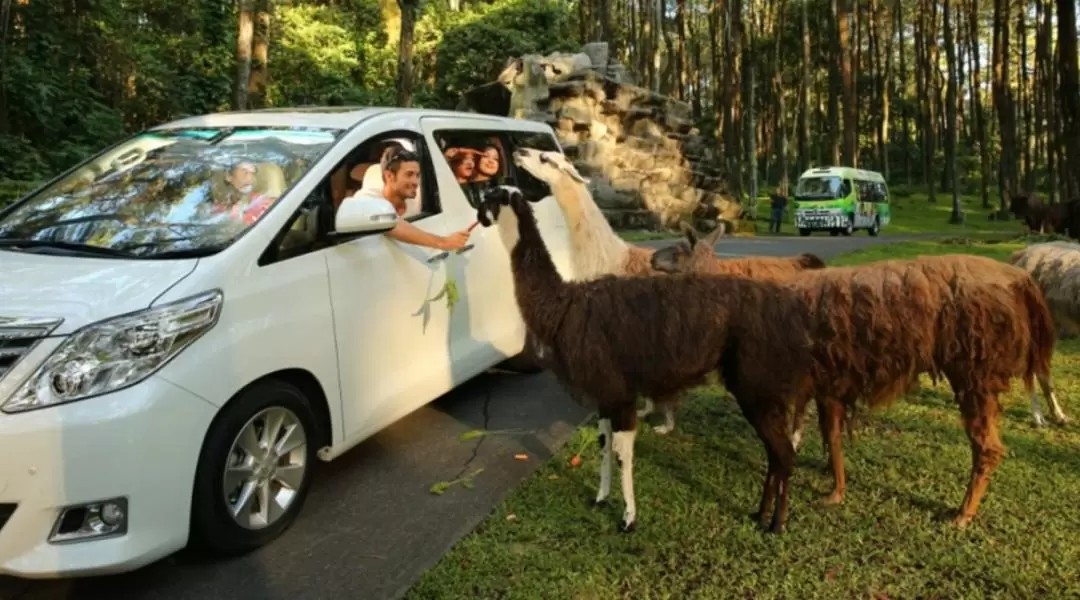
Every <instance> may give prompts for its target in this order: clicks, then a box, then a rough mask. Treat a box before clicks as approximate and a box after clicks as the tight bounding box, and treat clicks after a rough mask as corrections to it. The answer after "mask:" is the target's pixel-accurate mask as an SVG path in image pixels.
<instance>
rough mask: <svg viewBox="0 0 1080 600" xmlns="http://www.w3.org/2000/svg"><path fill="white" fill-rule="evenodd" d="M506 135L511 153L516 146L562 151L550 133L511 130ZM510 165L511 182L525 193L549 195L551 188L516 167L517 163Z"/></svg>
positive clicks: (546, 150) (543, 150)
mask: <svg viewBox="0 0 1080 600" xmlns="http://www.w3.org/2000/svg"><path fill="white" fill-rule="evenodd" d="M508 137H509V138H510V152H511V153H512V152H513V151H514V150H516V149H518V148H532V149H533V150H540V151H542V152H559V153H560V154H561V153H562V150H561V149H560V148H559V142H557V141H556V140H555V136H553V135H551V134H550V133H534V132H529V131H512V132H510V133H509V134H508ZM511 162H512V161H511ZM511 166H512V169H513V184H514V185H516V186H517V187H519V188H521V190H522V191H524V192H525V193H526V194H527V195H532V194H535V195H539V196H550V195H551V188H550V187H548V185H547V184H546V183H544V182H543V181H540V180H539V179H537V178H535V177H533V176H532V175H531V174H530V173H529V172H528V171H526V170H525V169H520V168H518V167H517V165H511Z"/></svg>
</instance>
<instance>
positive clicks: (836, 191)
mask: <svg viewBox="0 0 1080 600" xmlns="http://www.w3.org/2000/svg"><path fill="white" fill-rule="evenodd" d="M846 183H847V182H845V181H844V180H842V179H840V178H839V177H836V176H831V177H803V178H802V179H800V180H799V184H798V185H797V186H796V187H795V199H796V200H835V199H837V198H844V197H846V196H847V195H848V194H849V193H850V192H851V190H850V189H849V187H850V186H848V185H846Z"/></svg>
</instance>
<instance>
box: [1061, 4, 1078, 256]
mask: <svg viewBox="0 0 1080 600" xmlns="http://www.w3.org/2000/svg"><path fill="white" fill-rule="evenodd" d="M1057 13H1058V15H1057V16H1058V77H1059V78H1060V80H1061V87H1060V88H1059V89H1060V91H1059V96H1058V97H1059V98H1060V105H1061V110H1060V112H1059V114H1060V115H1061V121H1060V123H1061V139H1062V140H1063V141H1064V142H1065V144H1064V146H1065V148H1064V150H1065V163H1066V164H1068V165H1069V167H1070V168H1069V169H1068V170H1065V171H1062V173H1061V184H1062V186H1061V199H1062V201H1066V200H1071V199H1073V198H1076V197H1078V196H1080V172H1078V171H1077V168H1076V166H1075V165H1080V69H1078V67H1077V62H1078V61H1077V55H1076V54H1077V47H1076V45H1077V44H1076V2H1075V0H1057ZM1070 233H1073V234H1074V235H1075V234H1076V233H1077V232H1070Z"/></svg>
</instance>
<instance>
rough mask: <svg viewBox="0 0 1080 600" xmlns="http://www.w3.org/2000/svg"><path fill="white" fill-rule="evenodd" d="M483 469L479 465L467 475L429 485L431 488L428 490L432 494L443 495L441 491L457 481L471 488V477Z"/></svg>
mask: <svg viewBox="0 0 1080 600" xmlns="http://www.w3.org/2000/svg"><path fill="white" fill-rule="evenodd" d="M483 470H484V468H483V467H480V468H479V469H476V470H475V471H473V472H472V473H469V474H468V475H465V476H464V477H459V478H457V479H454V480H453V481H440V482H438V483H436V484H435V485H433V486H431V489H430V490H429V491H430V492H431V493H432V494H435V495H436V496H441V495H443V492H445V491H446V490H448V489H450V488H451V487H452V486H454V485H457V484H459V483H460V484H461V485H462V486H464V487H465V488H467V489H470V490H471V489H472V488H473V486H474V485H475V484H473V478H474V477H476V476H477V475H479V474H480V473H481V472H483Z"/></svg>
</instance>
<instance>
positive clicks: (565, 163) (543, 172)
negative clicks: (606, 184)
mask: <svg viewBox="0 0 1080 600" xmlns="http://www.w3.org/2000/svg"><path fill="white" fill-rule="evenodd" d="M514 164H516V165H517V166H519V167H521V168H522V169H525V170H526V171H528V172H529V174H530V175H532V176H533V177H535V178H537V179H539V180H540V181H543V182H544V183H546V184H548V185H549V186H554V185H556V184H557V183H559V182H560V181H563V179H564V178H566V177H569V178H570V180H571V181H574V182H575V183H580V184H583V185H584V184H587V183H589V180H588V179H586V178H584V177H582V176H581V173H578V170H577V169H576V168H574V164H573V163H571V162H570V159H569V158H566V155H565V154H563V153H562V152H544V151H541V150H535V149H533V148H518V149H517V150H514Z"/></svg>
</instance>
